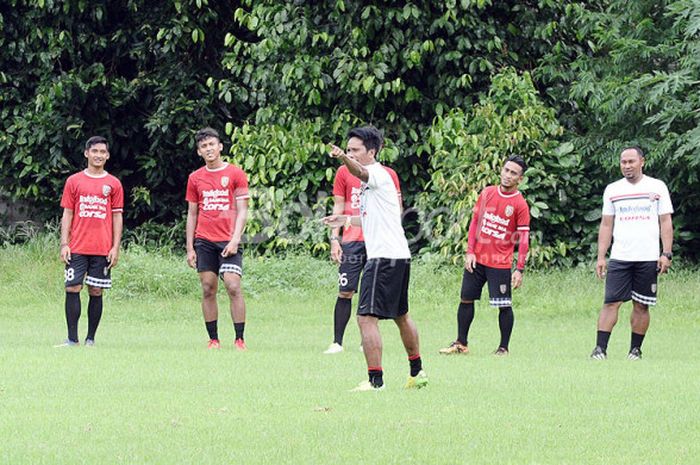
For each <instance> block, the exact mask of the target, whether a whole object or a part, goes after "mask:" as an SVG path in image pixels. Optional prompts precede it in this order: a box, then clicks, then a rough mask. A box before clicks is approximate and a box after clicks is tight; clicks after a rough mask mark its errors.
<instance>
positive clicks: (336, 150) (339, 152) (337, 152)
mask: <svg viewBox="0 0 700 465" xmlns="http://www.w3.org/2000/svg"><path fill="white" fill-rule="evenodd" d="M330 146H331V151H330V153H329V154H328V155H330V156H331V158H340V157H342V156H343V155H345V152H344V151H343V149H341V148H340V147H338V146H337V145H333V144H330Z"/></svg>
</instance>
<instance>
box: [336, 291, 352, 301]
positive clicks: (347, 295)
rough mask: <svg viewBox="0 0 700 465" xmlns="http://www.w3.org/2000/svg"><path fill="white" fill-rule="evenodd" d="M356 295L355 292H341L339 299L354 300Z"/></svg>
mask: <svg viewBox="0 0 700 465" xmlns="http://www.w3.org/2000/svg"><path fill="white" fill-rule="evenodd" d="M354 295H355V291H340V292H338V297H340V298H341V299H352V296H354Z"/></svg>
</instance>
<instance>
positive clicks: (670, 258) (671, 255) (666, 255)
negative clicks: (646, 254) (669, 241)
mask: <svg viewBox="0 0 700 465" xmlns="http://www.w3.org/2000/svg"><path fill="white" fill-rule="evenodd" d="M661 256H662V257H666V258H668V259H669V260H673V253H672V252H664V253H662V254H661Z"/></svg>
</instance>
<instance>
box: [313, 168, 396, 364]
mask: <svg viewBox="0 0 700 465" xmlns="http://www.w3.org/2000/svg"><path fill="white" fill-rule="evenodd" d="M384 169H385V170H386V171H387V172H388V173H389V174H390V175H391V179H392V181H393V182H394V185H395V186H396V190H397V192H398V194H399V203H401V199H400V197H401V187H400V186H399V177H398V176H397V174H396V172H395V171H394V170H393V169H391V168H389V167H388V166H385V167H384ZM361 184H362V181H360V180H359V179H358V178H356V177H355V176H353V175H352V174H351V173H350V171H349V170H348V168H347V166H345V165H343V166H341V167H340V168H339V169H338V171H337V172H336V174H335V180H334V182H333V202H334V203H333V214H334V215H348V216H358V215H359V214H360V193H361ZM340 230H341V228H340V227H337V228H333V229H332V230H331V260H333V261H334V262H336V263H337V264H338V265H339V266H338V298H337V300H336V302H335V309H334V311H333V343H332V344H331V345H330V346H328V349H326V351H325V352H324V354H337V353H340V352H342V351H343V336H344V334H345V328H346V327H347V325H348V322H349V321H350V315H351V313H352V297H353V295H355V292H356V291H357V287H358V285H359V283H360V275H361V274H362V269H363V268H364V266H365V264H366V263H367V251H366V249H365V238H364V235H363V234H362V228H361V227H357V226H352V225H349V226H348V227H347V228H345V227H344V228H343V234H342V236H341V235H340Z"/></svg>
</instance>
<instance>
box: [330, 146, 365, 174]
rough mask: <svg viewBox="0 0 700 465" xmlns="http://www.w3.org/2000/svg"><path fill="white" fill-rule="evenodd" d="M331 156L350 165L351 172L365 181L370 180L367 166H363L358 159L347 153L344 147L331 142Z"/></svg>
mask: <svg viewBox="0 0 700 465" xmlns="http://www.w3.org/2000/svg"><path fill="white" fill-rule="evenodd" d="M330 156H331V157H333V158H337V159H339V160H340V161H342V162H343V163H344V164H345V166H347V167H348V170H349V171H350V173H351V174H352V175H353V176H355V177H356V178H359V179H360V180H362V181H364V182H367V181H368V180H369V171H367V168H365V167H364V166H362V165H361V164H360V163H359V162H358V161H356V160H354V159H353V158H351V157H349V156H348V154H347V153H345V152H344V151H343V149H341V148H340V147H338V146H337V145H333V144H331V152H330Z"/></svg>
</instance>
